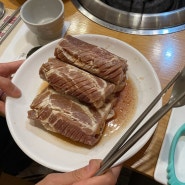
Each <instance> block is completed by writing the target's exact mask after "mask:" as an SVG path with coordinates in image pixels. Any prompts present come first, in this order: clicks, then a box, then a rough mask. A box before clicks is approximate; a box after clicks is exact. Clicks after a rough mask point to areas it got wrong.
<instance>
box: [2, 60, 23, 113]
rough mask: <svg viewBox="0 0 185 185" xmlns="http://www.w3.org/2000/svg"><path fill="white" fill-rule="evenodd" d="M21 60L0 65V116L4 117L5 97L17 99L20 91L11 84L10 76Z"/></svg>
mask: <svg viewBox="0 0 185 185" xmlns="http://www.w3.org/2000/svg"><path fill="white" fill-rule="evenodd" d="M22 63H23V60H19V61H15V62H9V63H0V114H1V115H5V99H6V96H11V97H14V98H18V97H20V96H21V91H20V90H19V89H18V88H17V87H16V86H15V85H14V84H13V83H12V82H11V76H12V74H14V73H15V72H16V71H17V69H18V68H19V67H20V65H21V64H22Z"/></svg>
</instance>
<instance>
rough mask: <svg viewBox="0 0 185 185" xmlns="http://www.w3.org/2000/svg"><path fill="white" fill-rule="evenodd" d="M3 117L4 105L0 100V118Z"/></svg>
mask: <svg viewBox="0 0 185 185" xmlns="http://www.w3.org/2000/svg"><path fill="white" fill-rule="evenodd" d="M1 115H3V116H4V115H5V103H4V102H3V101H1V100H0V116H1Z"/></svg>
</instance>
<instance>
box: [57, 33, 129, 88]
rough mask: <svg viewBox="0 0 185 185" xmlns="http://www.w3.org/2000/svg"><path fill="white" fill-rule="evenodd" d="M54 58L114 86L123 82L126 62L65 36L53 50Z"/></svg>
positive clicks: (95, 47) (100, 49) (103, 50)
mask: <svg viewBox="0 0 185 185" xmlns="http://www.w3.org/2000/svg"><path fill="white" fill-rule="evenodd" d="M54 54H55V56H56V57H57V58H59V59H61V60H62V61H64V62H67V63H70V64H72V65H75V66H77V67H79V68H81V69H83V70H86V71H88V72H90V73H92V74H94V75H96V76H99V77H101V78H103V79H104V80H107V81H109V82H112V83H114V84H116V85H119V84H121V86H122V85H123V81H125V77H126V70H127V61H126V60H125V59H123V58H121V57H118V56H117V55H114V54H112V53H110V52H109V51H107V50H105V49H103V48H100V47H97V46H95V45H92V44H89V43H86V42H84V41H82V40H79V39H77V38H75V37H72V36H70V35H67V36H66V37H65V38H63V39H61V41H60V42H59V43H58V45H57V47H56V48H55V53H54Z"/></svg>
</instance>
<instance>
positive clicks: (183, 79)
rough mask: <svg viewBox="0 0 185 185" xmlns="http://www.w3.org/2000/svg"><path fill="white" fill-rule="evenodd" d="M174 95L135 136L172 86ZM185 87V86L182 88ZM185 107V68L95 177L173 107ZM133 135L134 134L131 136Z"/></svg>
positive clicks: (117, 144) (121, 142)
mask: <svg viewBox="0 0 185 185" xmlns="http://www.w3.org/2000/svg"><path fill="white" fill-rule="evenodd" d="M172 85H174V86H173V90H172V94H171V97H170V99H169V101H168V102H167V103H166V104H165V105H163V106H162V107H161V108H160V109H159V110H158V111H156V112H155V113H154V114H153V115H152V116H151V117H150V118H149V119H148V120H147V121H146V122H145V123H144V124H143V125H142V126H141V128H139V129H138V130H137V131H136V132H135V133H134V134H133V132H134V131H135V130H136V128H137V127H138V125H139V124H140V123H141V121H142V120H143V119H144V118H145V116H146V115H147V114H148V113H149V112H150V111H151V109H152V108H153V107H154V106H155V105H156V103H157V102H158V101H159V100H160V99H161V97H162V96H163V95H164V94H165V93H166V92H167V90H168V89H169V88H170V87H171V86H172ZM182 85H183V86H182ZM182 105H185V67H184V68H183V70H182V71H179V72H178V73H177V74H176V75H175V76H174V77H173V79H172V80H171V81H170V82H169V83H168V84H167V85H166V87H165V88H164V89H163V90H162V91H161V92H160V93H159V94H158V96H157V97H156V98H155V99H154V100H153V101H152V103H151V104H150V105H149V106H148V107H147V108H146V109H145V111H144V112H143V113H142V114H141V115H140V117H139V118H138V119H137V120H136V121H135V122H134V123H133V124H132V126H131V127H130V128H129V129H128V130H127V131H126V133H125V134H124V135H123V136H122V137H121V138H120V140H119V141H118V142H117V143H116V144H115V146H114V147H113V148H112V149H111V150H110V152H109V153H108V154H107V156H106V157H105V158H104V159H103V161H102V164H101V167H100V169H99V170H98V172H97V173H96V174H95V176H98V175H101V174H103V173H105V172H106V171H107V170H108V169H109V168H110V167H111V166H112V165H113V164H114V163H115V162H116V161H117V160H119V159H120V158H121V157H122V156H123V155H124V154H125V153H126V152H127V151H128V150H129V149H130V148H131V147H132V146H133V145H134V144H135V143H136V142H137V141H138V140H139V139H140V138H141V137H142V136H143V135H144V134H146V133H147V131H149V130H150V129H151V128H152V127H153V126H154V125H155V124H156V123H157V122H158V121H159V120H160V119H161V118H162V117H163V116H164V115H165V114H166V113H167V112H168V111H169V110H170V109H171V108H172V107H180V106H182ZM131 134H133V135H132V136H131Z"/></svg>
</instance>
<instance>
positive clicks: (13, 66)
mask: <svg viewBox="0 0 185 185" xmlns="http://www.w3.org/2000/svg"><path fill="white" fill-rule="evenodd" d="M23 62H24V60H18V61H15V62H8V63H0V75H1V76H3V77H9V76H10V75H12V74H14V73H15V72H16V71H17V69H18V68H19V67H20V66H21V64H22V63H23Z"/></svg>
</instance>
